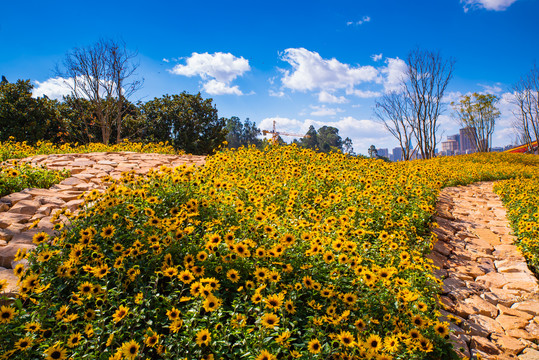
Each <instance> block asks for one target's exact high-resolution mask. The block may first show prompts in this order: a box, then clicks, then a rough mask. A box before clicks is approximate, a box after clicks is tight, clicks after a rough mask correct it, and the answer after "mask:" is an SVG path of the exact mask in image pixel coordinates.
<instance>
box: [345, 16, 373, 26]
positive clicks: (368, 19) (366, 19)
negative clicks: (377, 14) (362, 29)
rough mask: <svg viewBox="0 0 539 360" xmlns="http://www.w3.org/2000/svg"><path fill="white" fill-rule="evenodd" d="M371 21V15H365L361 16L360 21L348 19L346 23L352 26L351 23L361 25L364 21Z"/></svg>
mask: <svg viewBox="0 0 539 360" xmlns="http://www.w3.org/2000/svg"><path fill="white" fill-rule="evenodd" d="M370 21H371V17H370V16H363V17H362V18H361V20H359V21H355V22H354V21H348V22H346V25H348V26H350V25H361V24H364V23H367V22H370Z"/></svg>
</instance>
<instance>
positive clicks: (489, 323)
mask: <svg viewBox="0 0 539 360" xmlns="http://www.w3.org/2000/svg"><path fill="white" fill-rule="evenodd" d="M468 322H470V323H474V324H477V325H479V326H481V327H482V328H483V329H485V330H486V331H488V332H489V333H502V334H503V332H504V330H503V327H502V326H501V325H500V323H499V322H497V321H496V320H494V319H491V318H489V317H487V316H485V315H479V314H473V315H470V317H469V318H468Z"/></svg>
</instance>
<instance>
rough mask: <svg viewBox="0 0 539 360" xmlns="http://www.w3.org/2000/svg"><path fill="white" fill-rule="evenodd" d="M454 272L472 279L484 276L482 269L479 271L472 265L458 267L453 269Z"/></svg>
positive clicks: (478, 268)
mask: <svg viewBox="0 0 539 360" xmlns="http://www.w3.org/2000/svg"><path fill="white" fill-rule="evenodd" d="M455 272H457V273H459V274H465V275H468V276H470V277H472V278H473V279H475V278H477V277H478V276H482V275H485V271H483V269H481V268H480V267H479V266H477V265H474V264H472V265H466V266H459V267H457V268H456V269H455Z"/></svg>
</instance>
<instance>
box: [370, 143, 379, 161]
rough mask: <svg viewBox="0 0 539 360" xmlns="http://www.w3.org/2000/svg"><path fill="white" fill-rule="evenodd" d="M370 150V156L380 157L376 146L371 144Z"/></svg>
mask: <svg viewBox="0 0 539 360" xmlns="http://www.w3.org/2000/svg"><path fill="white" fill-rule="evenodd" d="M368 152H369V156H370V157H371V158H376V157H378V150H376V146H374V145H371V146H370V147H369V150H368Z"/></svg>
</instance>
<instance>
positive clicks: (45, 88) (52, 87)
mask: <svg viewBox="0 0 539 360" xmlns="http://www.w3.org/2000/svg"><path fill="white" fill-rule="evenodd" d="M34 83H35V86H34V90H33V92H32V96H34V97H41V96H43V95H46V96H47V97H49V98H50V99H57V100H60V99H62V98H63V97H64V96H66V95H69V94H70V93H71V87H70V85H69V84H71V86H72V85H73V79H71V78H70V79H64V78H61V77H56V78H50V79H47V80H45V81H43V82H39V81H37V80H36V81H34Z"/></svg>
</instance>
